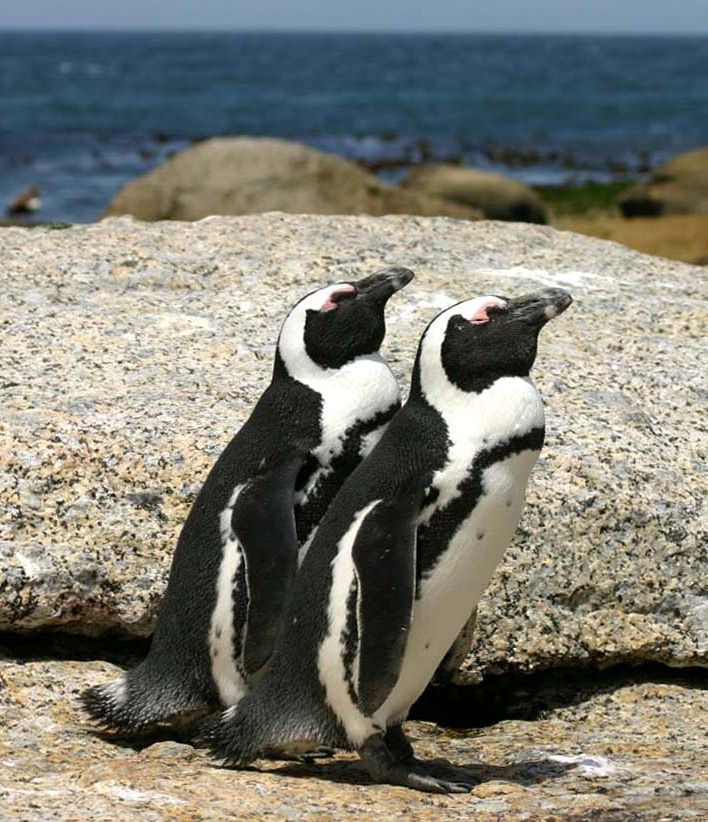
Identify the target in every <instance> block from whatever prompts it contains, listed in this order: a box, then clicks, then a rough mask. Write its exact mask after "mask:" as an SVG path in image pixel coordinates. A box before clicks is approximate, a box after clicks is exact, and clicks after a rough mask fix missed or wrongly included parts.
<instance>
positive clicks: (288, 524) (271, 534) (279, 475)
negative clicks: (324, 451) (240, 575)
mask: <svg viewBox="0 0 708 822" xmlns="http://www.w3.org/2000/svg"><path fill="white" fill-rule="evenodd" d="M301 465H302V461H301V460H299V459H296V460H293V461H292V462H290V463H288V464H285V465H280V466H278V467H277V468H276V469H273V470H271V471H269V472H267V473H265V474H260V475H258V476H257V477H254V478H253V479H252V480H250V481H249V483H248V484H247V485H246V487H245V488H244V489H243V490H242V491H241V493H240V494H239V497H238V500H237V501H236V505H235V506H234V510H233V515H232V520H231V525H232V528H233V531H234V534H235V535H236V538H237V539H238V541H239V544H240V546H241V550H242V552H243V557H244V560H245V575H246V584H247V591H248V612H247V617H246V626H245V631H244V639H243V646H242V651H241V655H242V664H243V667H244V669H245V671H246V673H247V674H254V673H256V672H257V671H258V670H259V669H260V668H261V667H262V666H263V665H264V664H265V663H266V662H267V661H268V659H269V657H270V655H271V653H272V651H273V648H274V647H275V641H276V639H277V637H278V633H279V631H280V624H281V620H282V616H283V610H284V606H285V600H286V598H287V596H288V593H289V591H290V586H291V585H292V582H293V579H294V578H295V573H296V571H297V556H298V540H297V531H296V529H295V514H294V511H293V493H294V487H295V478H296V477H297V472H298V471H299V469H300V467H301Z"/></svg>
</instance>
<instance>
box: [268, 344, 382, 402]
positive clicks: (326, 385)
mask: <svg viewBox="0 0 708 822" xmlns="http://www.w3.org/2000/svg"><path fill="white" fill-rule="evenodd" d="M382 368H383V369H385V370H386V371H387V372H390V371H391V369H390V368H389V366H388V363H387V362H386V360H384V358H383V357H382V356H381V354H379V353H378V352H375V353H373V354H363V355H361V356H360V357H354V358H352V359H351V360H349V362H347V363H345V364H344V365H342V366H340V367H339V368H326V367H324V366H322V365H318V364H317V363H316V362H314V360H312V358H311V357H310V356H309V354H308V353H307V351H306V349H305V345H304V343H303V342H302V341H301V342H300V343H299V344H295V345H293V344H292V343H289V344H285V343H284V341H283V340H282V339H281V340H279V341H278V349H277V352H276V357H275V365H274V368H273V379H274V380H275V379H282V378H286V379H291V380H295V381H296V382H299V383H302V384H303V385H307V386H308V387H309V388H312V389H314V390H315V391H317V392H318V393H319V394H324V393H329V392H330V391H333V390H336V386H340V385H341V386H342V387H344V386H348V385H351V384H352V383H353V382H356V381H358V380H359V379H362V380H363V381H366V380H367V379H368V378H370V376H371V375H372V373H375V372H377V371H380V370H381V369H382ZM352 387H353V386H352Z"/></svg>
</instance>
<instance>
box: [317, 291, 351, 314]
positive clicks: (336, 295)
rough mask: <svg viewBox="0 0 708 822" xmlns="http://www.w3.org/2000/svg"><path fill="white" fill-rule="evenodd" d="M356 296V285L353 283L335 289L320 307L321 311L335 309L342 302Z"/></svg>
mask: <svg viewBox="0 0 708 822" xmlns="http://www.w3.org/2000/svg"><path fill="white" fill-rule="evenodd" d="M354 297H356V287H355V286H353V285H345V286H342V287H341V288H338V289H337V290H336V291H333V292H332V293H331V294H330V295H329V297H328V298H327V300H326V302H325V303H324V305H323V306H322V308H320V311H334V309H335V308H337V306H338V305H339V304H340V303H344V302H346V301H347V300H352V299H354Z"/></svg>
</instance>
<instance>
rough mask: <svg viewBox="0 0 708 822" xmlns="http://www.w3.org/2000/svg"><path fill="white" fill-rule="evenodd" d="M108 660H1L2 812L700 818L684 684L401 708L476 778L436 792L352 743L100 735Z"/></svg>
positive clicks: (698, 708)
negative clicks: (85, 698)
mask: <svg viewBox="0 0 708 822" xmlns="http://www.w3.org/2000/svg"><path fill="white" fill-rule="evenodd" d="M117 673H118V669H117V668H116V666H115V665H112V664H109V663H107V662H98V661H87V662H77V661H71V662H70V661H57V660H50V661H38V660H32V659H28V660H26V661H25V662H24V664H18V663H17V662H15V661H13V660H12V659H10V658H6V659H5V660H4V661H3V662H2V663H0V816H1V817H2V818H3V819H7V820H24V821H25V822H45V820H49V819H51V820H61V821H62V822H64V821H65V820H72V822H73V821H74V820H86V819H91V820H107V822H114V820H151V821H152V820H171V821H173V820H176V821H177V822H186V821H187V820H190V821H191V820H202V819H208V820H220V819H234V818H236V819H293V820H297V819H310V820H331V819H343V818H345V817H346V818H356V819H381V820H388V819H398V818H403V819H413V820H416V819H426V820H428V819H429V820H436V819H474V820H476V821H477V822H491V821H492V820H496V821H497V822H499V821H500V820H503V822H510V820H514V822H515V821H516V820H532V821H533V822H536V820H552V822H567V821H568V820H575V821H576V822H581V821H582V822H591V821H592V822H599V820H603V822H604V820H613V822H616V821H617V820H631V821H632V822H637V821H638V820H674V819H680V820H696V822H698V820H705V819H706V818H708V769H707V767H706V763H707V762H708V746H707V744H706V737H705V716H706V713H707V712H708V692H706V691H703V690H699V689H697V688H695V687H692V686H691V685H690V683H683V684H682V683H681V682H673V683H650V682H636V683H635V682H632V681H631V680H630V681H627V682H624V683H614V685H612V686H611V687H604V686H602V685H598V686H597V687H590V688H588V689H587V690H585V691H584V692H582V693H578V694H574V695H573V697H572V698H571V699H561V700H558V699H555V700H554V699H551V701H550V703H549V706H550V707H549V708H548V710H546V711H545V712H543V713H542V714H541V715H540V716H539V717H538V718H535V719H534V720H533V721H529V720H524V721H521V720H515V719H506V720H504V721H502V722H499V723H497V724H496V725H493V726H491V727H487V728H481V729H478V730H472V731H450V730H445V729H442V728H438V727H436V726H435V725H432V724H429V723H422V722H411V723H409V725H408V730H409V734H410V736H411V738H412V739H413V742H414V744H415V747H416V750H417V752H418V754H419V755H420V756H421V757H422V758H424V759H426V760H428V761H430V760H433V761H434V760H437V759H442V760H447V761H448V762H451V763H453V764H454V765H457V766H465V767H466V768H467V769H468V770H469V771H470V772H471V773H472V774H473V775H474V777H475V780H476V781H477V783H478V784H476V786H475V788H474V789H473V791H472V792H471V793H470V794H465V795H456V796H447V797H446V796H436V795H430V794H422V793H418V792H416V791H411V790H408V789H406V788H397V787H392V786H388V785H373V784H371V782H370V780H369V779H368V778H367V776H366V774H365V772H364V771H363V769H362V768H361V766H360V764H359V763H358V762H357V761H356V757H354V756H352V755H347V754H340V755H338V756H337V757H336V758H335V759H333V760H331V761H326V762H321V763H318V764H314V765H301V764H295V763H283V762H273V761H270V762H267V761H258V762H256V763H255V767H253V768H250V769H249V770H244V771H232V770H227V769H222V768H218V767H216V766H215V765H214V764H212V763H211V762H210V761H209V760H208V758H207V757H206V755H205V752H204V751H202V750H198V749H195V748H193V747H192V746H191V745H186V744H181V743H178V742H176V741H171V740H163V741H159V742H153V744H149V742H143V744H142V745H139V744H136V743H131V744H130V745H128V744H126V743H123V744H121V745H118V744H114V743H111V742H110V741H107V740H104V739H102V738H100V737H99V736H96V735H95V734H93V733H92V732H91V731H90V729H88V728H87V727H86V726H85V725H82V718H81V716H80V715H79V713H78V711H77V709H76V702H77V696H78V694H79V692H80V690H81V688H82V687H83V685H84V684H85V683H86V682H87V681H94V682H98V681H108V680H109V679H111V678H112V677H115V676H116V674H117ZM535 696H536V697H538V696H539V694H535ZM145 745H147V747H144V746H145ZM433 767H434V766H433Z"/></svg>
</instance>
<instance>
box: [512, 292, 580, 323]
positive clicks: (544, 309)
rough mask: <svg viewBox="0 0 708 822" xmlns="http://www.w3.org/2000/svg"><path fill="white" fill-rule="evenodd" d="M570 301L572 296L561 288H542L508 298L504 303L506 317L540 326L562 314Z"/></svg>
mask: <svg viewBox="0 0 708 822" xmlns="http://www.w3.org/2000/svg"><path fill="white" fill-rule="evenodd" d="M572 302H573V298H572V297H571V296H570V294H569V293H568V292H567V291H564V290H563V289H562V288H544V289H543V290H542V291H536V292H535V293H533V294H524V295H523V296H521V297H516V298H514V299H512V300H509V302H508V303H507V305H506V312H505V313H506V319H508V320H518V321H521V322H525V323H529V324H530V325H537V326H539V327H540V326H543V325H545V324H546V323H547V322H548V321H549V320H552V319H554V318H555V317H557V316H558V315H559V314H562V313H563V312H564V311H565V310H566V308H568V306H569V305H570V304H571V303H572Z"/></svg>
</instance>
